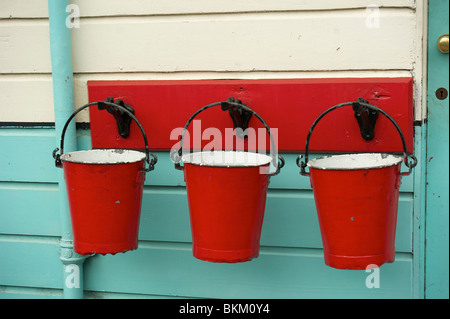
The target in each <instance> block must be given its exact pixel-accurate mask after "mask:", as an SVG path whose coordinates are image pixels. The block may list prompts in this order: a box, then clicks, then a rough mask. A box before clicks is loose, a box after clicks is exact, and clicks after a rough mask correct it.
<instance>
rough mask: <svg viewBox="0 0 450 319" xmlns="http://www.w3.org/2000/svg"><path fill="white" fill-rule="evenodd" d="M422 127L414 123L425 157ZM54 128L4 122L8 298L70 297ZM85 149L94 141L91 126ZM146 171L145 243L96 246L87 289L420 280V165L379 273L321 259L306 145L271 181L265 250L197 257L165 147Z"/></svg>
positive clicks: (415, 289) (390, 293)
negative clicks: (303, 158)
mask: <svg viewBox="0 0 450 319" xmlns="http://www.w3.org/2000/svg"><path fill="white" fill-rule="evenodd" d="M420 132H421V130H420V129H418V130H416V138H415V144H416V145H415V148H416V150H417V151H416V155H417V157H418V160H419V163H421V152H420V150H421V149H422V146H421V141H422V138H421V136H420V134H421V133H420ZM56 140H57V138H56V137H55V134H54V129H53V128H51V127H35V128H11V127H2V128H0V150H1V152H0V203H1V206H0V207H1V208H0V298H50V297H56V298H61V297H62V286H63V274H62V271H63V268H62V263H61V261H60V260H59V235H60V217H59V210H58V205H59V204H58V194H57V192H58V187H57V184H56V175H57V168H55V167H54V160H53V158H52V156H51V152H52V151H53V149H54V148H55V147H56V146H57V145H56ZM78 140H79V149H90V137H89V131H88V130H79V131H78ZM157 155H158V157H159V162H158V165H157V169H156V170H155V171H153V172H150V173H149V174H148V175H147V180H146V184H145V189H144V198H143V207H142V216H141V225H140V234H139V248H138V249H137V250H136V251H132V252H127V253H121V254H117V255H114V256H112V255H107V256H100V255H95V256H93V257H90V258H88V259H87V260H86V261H85V265H84V276H85V278H84V288H85V297H86V298H110V297H119V298H127V297H131V298H140V297H144V298H184V297H189V298H191V297H193V298H197V297H200V298H203V297H206V298H414V297H420V295H421V290H423V288H422V283H421V279H420V278H421V276H420V273H421V271H422V270H421V265H420V254H419V253H418V252H419V251H420V245H421V233H420V230H419V224H420V222H421V218H422V217H421V209H420V207H421V205H422V203H421V201H420V193H418V192H417V189H420V178H421V169H420V166H418V167H417V168H416V169H415V172H414V173H413V174H412V175H411V176H408V177H407V178H404V179H403V183H402V186H401V194H400V204H399V213H398V217H399V218H398V226H397V238H396V250H397V253H396V261H395V262H394V263H392V264H385V265H383V266H382V267H381V268H380V287H379V288H371V289H369V288H367V287H366V279H367V277H368V275H370V274H371V273H370V272H369V273H368V272H366V271H364V270H338V269H333V268H330V267H327V266H326V265H325V264H324V262H323V255H322V242H321V238H320V231H319V225H318V220H317V217H316V211H315V205H314V199H313V195H312V191H311V188H310V184H309V179H308V178H306V177H302V176H301V175H299V173H298V170H299V169H298V167H297V166H296V164H295V159H296V157H297V155H298V154H283V156H284V158H285V160H286V166H285V167H284V168H283V170H282V171H281V173H280V175H278V176H275V177H273V178H272V180H271V184H270V189H269V193H268V198H267V207H266V215H265V219H264V225H263V230H262V237H261V245H262V247H261V253H260V256H259V257H258V258H257V259H254V260H253V261H250V262H246V263H241V264H217V263H208V262H204V261H200V260H197V259H195V258H194V257H192V253H191V234H190V224H189V213H188V206H187V198H186V191H185V184H184V181H183V174H182V172H180V171H177V170H175V169H174V167H173V163H172V162H171V161H170V159H169V157H168V153H157Z"/></svg>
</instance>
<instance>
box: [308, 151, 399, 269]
mask: <svg viewBox="0 0 450 319" xmlns="http://www.w3.org/2000/svg"><path fill="white" fill-rule="evenodd" d="M401 163H402V157H400V156H394V155H385V154H373V153H372V154H347V155H336V156H329V157H323V158H317V159H313V160H310V161H309V163H308V167H309V168H310V176H311V186H312V189H313V192H314V200H315V203H316V208H317V214H318V217H319V224H320V230H321V234H322V240H323V246H324V247H323V248H324V257H325V263H326V264H327V265H328V266H331V267H334V268H341V269H366V267H367V266H368V265H370V264H375V265H378V266H380V265H382V264H383V263H385V262H393V261H394V259H395V247H394V242H395V230H396V225H397V208H398V195H399V187H400V166H401Z"/></svg>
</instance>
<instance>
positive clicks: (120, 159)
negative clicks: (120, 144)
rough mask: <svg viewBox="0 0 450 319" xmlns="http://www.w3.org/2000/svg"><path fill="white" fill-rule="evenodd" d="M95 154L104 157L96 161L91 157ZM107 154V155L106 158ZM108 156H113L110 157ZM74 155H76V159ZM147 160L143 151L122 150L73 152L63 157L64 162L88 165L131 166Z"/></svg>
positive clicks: (108, 149)
mask: <svg viewBox="0 0 450 319" xmlns="http://www.w3.org/2000/svg"><path fill="white" fill-rule="evenodd" d="M93 153H96V154H97V155H99V154H101V155H102V156H103V157H102V158H101V159H97V160H94V159H93V158H90V157H89V156H90V155H91V154H93ZM105 154H107V155H106V157H105ZM108 154H109V155H112V156H109V157H108ZM74 155H76V157H75V158H74ZM80 156H81V158H80ZM127 156H128V158H127ZM145 158H146V155H145V153H144V152H142V151H138V150H130V149H122V148H96V149H92V150H81V151H73V152H68V153H64V154H62V155H61V161H62V162H68V163H77V164H87V165H89V164H90V165H115V164H131V163H137V162H141V161H145Z"/></svg>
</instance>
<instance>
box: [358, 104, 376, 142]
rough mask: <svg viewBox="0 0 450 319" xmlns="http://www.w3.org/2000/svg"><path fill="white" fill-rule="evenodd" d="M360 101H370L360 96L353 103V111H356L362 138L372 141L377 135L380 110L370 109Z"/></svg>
mask: <svg viewBox="0 0 450 319" xmlns="http://www.w3.org/2000/svg"><path fill="white" fill-rule="evenodd" d="M360 103H366V104H368V103H369V102H368V101H367V100H364V99H363V98H362V97H360V98H358V100H357V101H356V102H354V103H353V111H354V112H355V117H356V120H357V121H358V125H359V129H360V131H361V136H362V138H363V139H365V140H366V141H370V140H372V139H373V137H374V136H375V124H376V122H377V119H378V114H379V112H378V111H376V110H373V109H369V108H368V107H366V106H364V105H361V104H360Z"/></svg>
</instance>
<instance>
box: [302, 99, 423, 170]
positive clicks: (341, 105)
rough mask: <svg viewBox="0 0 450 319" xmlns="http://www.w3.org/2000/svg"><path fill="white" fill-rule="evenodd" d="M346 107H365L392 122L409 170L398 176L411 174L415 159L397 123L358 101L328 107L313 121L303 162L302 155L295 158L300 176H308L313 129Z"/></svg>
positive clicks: (373, 107) (375, 108)
mask: <svg viewBox="0 0 450 319" xmlns="http://www.w3.org/2000/svg"><path fill="white" fill-rule="evenodd" d="M348 105H352V106H355V105H358V106H359V105H360V106H364V107H367V108H369V109H371V110H374V111H377V112H379V113H381V114H383V115H384V116H385V117H387V118H388V119H389V120H390V121H391V122H392V124H393V125H394V126H395V128H396V129H397V131H398V133H399V134H400V138H401V139H402V145H403V157H404V158H405V165H406V166H408V168H409V170H408V172H406V173H401V174H400V175H401V176H406V175H409V174H411V171H412V168H414V167H415V166H416V165H417V158H416V157H415V156H414V155H413V154H411V153H408V151H407V148H406V142H405V137H404V136H403V133H402V130H401V129H400V126H398V124H397V122H395V120H394V119H393V118H392V117H391V116H390V115H389V114H387V113H386V112H385V111H383V110H382V109H380V108H378V107H376V106H374V105H371V104H368V103H365V102H362V101H361V100H358V101H356V102H345V103H341V104H337V105H335V106H333V107H330V108H329V109H328V110H326V111H325V112H323V113H322V114H321V115H319V117H318V118H317V119H316V120H315V121H314V123H313V124H312V125H311V128H310V129H309V132H308V136H307V137H306V146H305V156H304V158H305V161H300V160H301V159H302V158H303V156H302V155H299V156H298V157H297V166H298V167H300V174H301V175H303V176H309V172H306V170H305V168H306V166H307V163H308V150H309V140H310V139H311V134H312V132H313V130H314V128H315V127H316V125H317V124H318V123H319V121H320V120H321V119H322V118H323V117H324V116H325V115H327V114H328V113H330V112H331V111H334V110H336V109H338V108H341V107H343V106H348ZM408 157H409V158H411V159H412V161H408Z"/></svg>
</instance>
